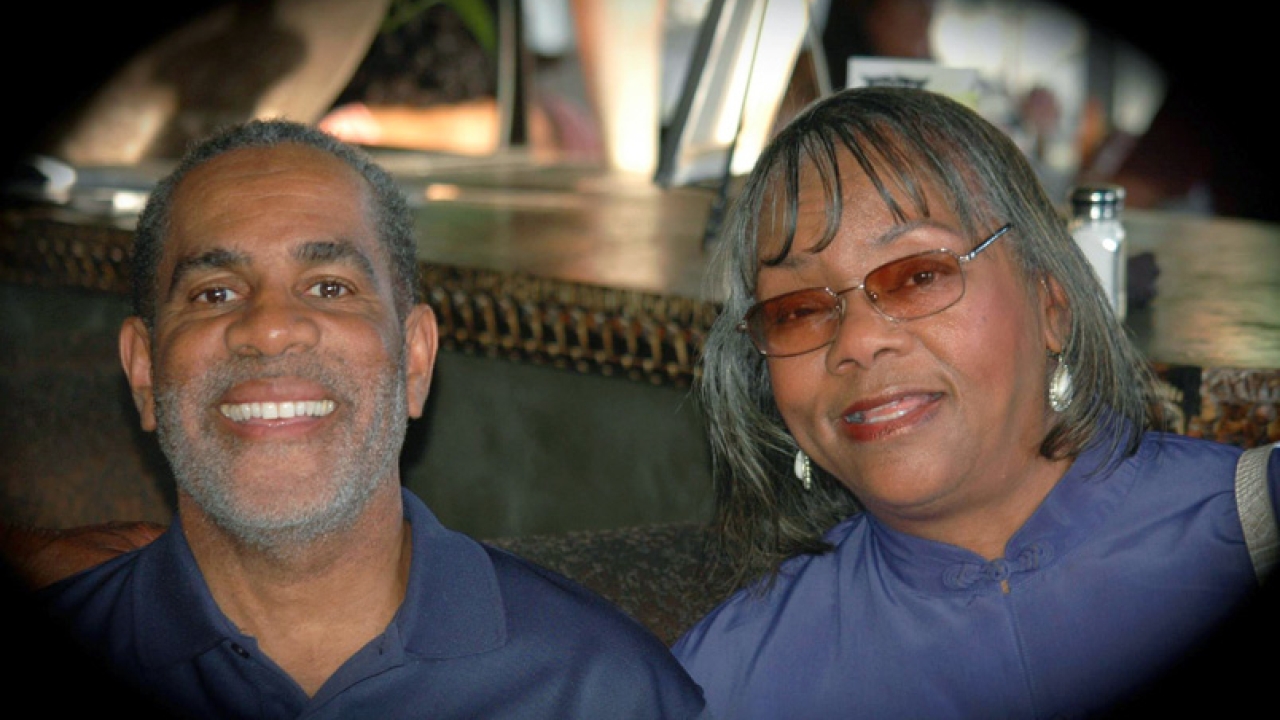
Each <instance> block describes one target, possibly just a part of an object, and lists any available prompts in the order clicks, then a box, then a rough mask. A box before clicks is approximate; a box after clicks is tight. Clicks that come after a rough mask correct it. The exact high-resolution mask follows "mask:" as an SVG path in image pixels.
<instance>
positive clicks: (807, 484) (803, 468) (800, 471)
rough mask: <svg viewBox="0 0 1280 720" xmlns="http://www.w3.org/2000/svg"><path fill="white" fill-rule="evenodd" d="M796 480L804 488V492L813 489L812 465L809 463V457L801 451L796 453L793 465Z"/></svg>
mask: <svg viewBox="0 0 1280 720" xmlns="http://www.w3.org/2000/svg"><path fill="white" fill-rule="evenodd" d="M795 472H796V479H797V480H799V481H800V484H801V485H803V486H804V489H805V490H812V489H813V465H811V464H810V463H809V456H808V455H805V454H804V451H803V450H797V451H796V465H795Z"/></svg>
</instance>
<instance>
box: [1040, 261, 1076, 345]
mask: <svg viewBox="0 0 1280 720" xmlns="http://www.w3.org/2000/svg"><path fill="white" fill-rule="evenodd" d="M1036 292H1037V294H1038V295H1039V300H1040V313H1041V316H1042V319H1043V325H1044V346H1045V347H1046V348H1048V350H1049V351H1050V352H1054V353H1060V352H1062V351H1063V349H1065V348H1066V346H1067V339H1068V338H1069V337H1070V335H1071V306H1070V305H1069V304H1068V303H1067V293H1066V291H1065V290H1063V289H1062V284H1061V283H1059V282H1058V280H1057V278H1055V277H1053V276H1052V275H1044V276H1042V277H1041V278H1040V283H1039V285H1038V286H1037V288H1036Z"/></svg>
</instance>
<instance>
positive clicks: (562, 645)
mask: <svg viewBox="0 0 1280 720" xmlns="http://www.w3.org/2000/svg"><path fill="white" fill-rule="evenodd" d="M402 494H403V496H404V507H405V517H406V518H407V519H408V521H409V523H410V524H411V526H412V528H413V559H412V568H411V570H410V575H409V583H408V588H407V592H406V597H405V600H404V603H403V605H402V606H401V607H400V610H399V612H398V613H397V614H396V617H395V619H394V620H393V621H392V623H391V624H390V625H389V626H388V627H387V629H386V631H385V632H384V633H383V634H382V635H380V636H379V637H377V638H374V639H373V640H372V641H371V642H369V644H368V645H366V646H365V647H364V648H363V649H361V650H360V651H359V652H357V653H356V654H355V655H354V656H353V657H351V658H350V659H349V660H347V662H346V663H345V664H343V665H342V666H341V667H340V668H339V669H338V670H337V671H336V672H335V673H334V674H333V676H332V677H330V678H329V680H328V681H327V682H325V684H324V686H323V687H321V688H320V690H319V691H318V692H317V693H316V695H315V697H313V698H308V697H307V695H306V694H305V693H304V692H303V690H302V689H301V687H300V686H299V685H298V684H297V683H296V682H294V680H293V679H292V678H290V677H289V676H288V675H286V674H285V673H284V672H283V671H282V670H281V669H280V668H279V667H278V666H277V665H276V664H275V663H274V662H272V660H271V659H270V658H268V657H267V656H266V655H264V654H263V653H262V652H261V651H259V649H258V646H257V644H256V642H255V641H254V639H253V638H252V637H248V636H246V635H243V634H242V633H240V632H239V630H237V629H236V628H235V626H234V625H233V624H232V623H231V621H230V620H228V619H227V617H226V616H225V615H223V614H222V612H221V611H220V610H219V609H218V607H217V605H216V604H215V603H214V600H213V598H212V596H211V595H210V593H209V590H208V587H207V586H206V585H205V582H204V579H203V577H202V576H201V575H200V572H199V569H198V568H197V566H196V563H195V559H194V557H193V556H192V554H191V550H190V548H189V547H188V545H187V543H186V539H185V536H184V534H183V532H182V528H181V523H180V522H179V520H178V519H177V518H176V517H175V519H174V521H173V524H172V526H171V527H170V528H169V530H168V531H167V532H166V533H165V534H164V535H163V536H161V537H160V538H159V539H158V540H156V541H155V542H154V543H152V544H150V545H148V546H147V547H145V548H142V549H140V550H137V551H134V552H131V553H128V554H126V555H122V556H120V557H118V558H115V559H113V560H111V561H109V562H107V563H104V564H103V565H100V566H98V567H96V568H93V569H91V570H89V571H87V572H84V573H80V574H78V575H76V576H74V577H71V578H68V579H66V580H63V581H61V582H60V583H57V584H55V585H53V586H51V587H50V588H48V589H47V590H46V591H44V592H43V593H41V599H42V600H44V601H47V602H48V603H49V607H50V608H51V609H52V611H53V612H54V614H55V615H56V616H58V617H60V618H64V619H65V620H66V621H68V622H69V623H70V626H71V630H72V632H73V634H74V635H75V636H76V637H77V638H79V639H80V640H82V641H83V642H84V643H86V644H87V646H88V647H90V648H91V649H93V650H95V651H98V652H101V653H104V654H105V657H106V659H107V661H108V662H109V663H110V665H111V666H112V667H113V668H114V669H115V670H116V671H117V672H119V673H120V674H121V675H122V676H123V677H124V678H125V679H127V680H128V681H129V682H132V683H135V684H137V685H138V686H139V687H141V688H143V689H145V690H146V691H147V692H149V693H155V694H156V695H157V696H158V698H159V699H160V700H161V701H162V703H164V704H166V705H169V706H172V707H175V708H178V709H180V710H181V712H182V713H183V714H186V715H192V716H195V717H205V718H218V719H219V720H224V719H226V718H297V717H307V718H338V717H344V718H350V717H371V718H372V717H376V718H410V717H429V718H490V719H494V720H498V719H501V718H519V719H520V720H527V719H529V718H557V719H564V718H593V719H595V718H611V719H612V718H646V719H652V718H694V717H702V716H703V715H702V714H701V713H702V711H703V700H702V693H701V691H700V690H699V689H698V687H697V685H696V684H694V683H693V681H692V680H691V679H690V678H689V676H688V675H687V674H686V673H685V672H684V670H683V669H682V668H681V667H680V665H679V664H678V663H677V662H676V661H675V659H674V658H673V657H672V656H671V654H670V653H669V652H668V650H667V648H666V646H664V645H663V644H662V642H661V641H660V640H658V639H657V637H656V636H654V635H652V634H651V633H649V632H648V631H647V630H645V629H644V628H643V627H642V626H641V625H640V624H639V623H637V622H635V621H633V620H632V619H630V618H628V617H627V616H625V615H624V614H623V613H622V612H621V611H619V610H617V609H616V608H614V607H613V606H612V605H610V604H609V603H608V602H606V601H605V600H603V599H601V598H600V597H598V596H596V595H594V594H592V593H590V592H588V591H587V590H585V589H583V588H582V587H580V586H578V585H577V584H575V583H573V582H571V581H569V580H567V579H565V578H563V577H561V576H559V575H556V574H555V573H552V572H550V571H548V570H545V569H542V568H540V567H538V566H536V565H533V564H531V563H529V562H527V561H524V560H521V559H520V558H517V557H515V556H513V555H511V554H509V553H507V552H505V551H502V550H498V549H496V548H492V547H489V546H485V545H481V544H480V543H478V542H476V541H474V540H472V539H471V538H469V537H467V536H465V535H463V534H461V533H457V532H453V531H451V530H449V529H447V528H445V527H444V526H442V525H441V524H440V522H439V521H438V520H437V519H436V518H435V516H434V515H433V514H432V513H431V511H430V510H428V509H427V507H426V505H424V504H423V503H422V501H421V500H419V499H418V498H417V497H416V496H414V495H413V494H412V493H410V492H409V491H407V490H404V491H402Z"/></svg>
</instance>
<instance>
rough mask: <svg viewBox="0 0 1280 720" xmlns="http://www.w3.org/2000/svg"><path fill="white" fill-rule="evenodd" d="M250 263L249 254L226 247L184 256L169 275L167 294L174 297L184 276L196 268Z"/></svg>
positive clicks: (219, 267) (213, 267) (216, 267)
mask: <svg viewBox="0 0 1280 720" xmlns="http://www.w3.org/2000/svg"><path fill="white" fill-rule="evenodd" d="M248 264H249V256H247V255H245V254H244V253H240V252H236V251H234V250H227V249H224V248H219V249H215V250H209V251H207V252H202V253H200V254H199V255H191V256H188V257H184V258H182V259H181V260H179V261H178V262H177V264H175V265H174V266H173V273H171V274H170V276H169V292H168V293H167V295H168V296H169V297H173V293H174V291H175V290H177V288H178V286H179V284H180V283H181V282H182V280H183V278H185V277H186V276H187V275H190V274H191V273H192V272H194V271H196V270H208V269H225V268H230V267H243V266H245V265H248Z"/></svg>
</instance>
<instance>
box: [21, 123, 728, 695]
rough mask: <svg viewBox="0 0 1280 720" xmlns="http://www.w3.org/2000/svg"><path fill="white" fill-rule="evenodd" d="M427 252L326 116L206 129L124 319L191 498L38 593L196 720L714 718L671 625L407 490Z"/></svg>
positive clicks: (426, 324) (425, 352)
mask: <svg viewBox="0 0 1280 720" xmlns="http://www.w3.org/2000/svg"><path fill="white" fill-rule="evenodd" d="M415 253H416V244H415V241H414V236H413V228H412V220H411V216H410V214H409V211H408V208H407V205H406V203H405V201H404V198H403V197H402V196H401V195H400V193H399V191H398V189H397V188H396V186H395V184H394V182H393V181H392V179H391V178H390V177H389V176H388V175H387V174H386V173H385V172H383V171H382V170H381V169H380V168H378V167H377V166H376V165H374V164H373V163H372V162H371V161H370V160H369V159H368V158H367V157H366V156H365V155H364V154H362V153H360V152H359V151H357V150H354V149H353V148H351V147H349V146H346V145H344V144H341V143H339V142H337V141H335V140H334V139H333V138H331V137H329V136H328V135H325V134H323V133H320V132H318V131H316V130H314V129H312V128H308V127H305V126H302V125H297V124H293V123H288V122H283V121H255V122H251V123H248V124H245V125H241V126H237V127H234V128H231V129H229V130H226V131H224V132H223V133H221V134H220V135H217V136H215V137H213V138H211V139H209V140H207V141H206V142H204V143H203V144H201V145H199V146H198V147H196V148H194V149H193V150H192V151H191V153H189V154H188V156H187V157H186V158H184V159H183V161H182V162H181V163H180V164H179V166H178V168H177V169H176V170H175V171H174V172H173V174H171V175H170V176H168V177H167V178H165V179H164V180H162V181H161V182H160V183H159V185H158V186H157V187H156V189H155V191H154V192H153V193H152V196H151V199H150V201H149V203H148V206H147V208H146V209H145V210H144V212H143V214H142V216H141V218H140V219H139V222H138V229H137V237H136V239H135V250H134V271H133V272H134V275H133V278H134V283H135V291H134V304H135V310H136V313H137V314H136V316H135V317H131V318H129V319H128V320H127V321H126V322H125V324H124V326H123V328H122V330H121V333H120V355H121V360H122V363H123V366H124V370H125V373H126V375H127V376H128V380H129V386H130V388H131V389H132V393H133V398H134V401H135V404H136V405H137V407H138V411H139V413H140V416H141V422H142V426H143V428H144V429H146V430H155V431H156V432H157V433H158V435H159V439H160V444H161V447H162V448H163V449H164V452H165V454H166V456H167V457H168V459H169V461H170V463H171V465H172V467H173V470H174V475H175V477H176V479H177V483H178V508H177V515H176V516H175V518H174V519H173V522H172V523H171V525H170V527H169V529H168V530H167V531H166V532H165V533H164V535H162V536H161V537H160V538H159V539H158V540H156V541H155V542H154V543H151V544H149V545H147V546H146V547H144V548H142V549H139V550H136V551H133V552H130V553H127V554H124V555H121V556H119V557H117V558H115V559H112V560H110V561H108V562H106V563H104V564H102V565H99V566H97V567H95V568H92V569H90V570H88V571H86V572H83V573H80V574H78V575H75V576H73V577H70V578H68V579H66V580H63V581H61V582H59V583H57V584H55V585H53V586H51V587H49V588H47V589H45V590H44V591H42V593H41V596H40V597H41V600H43V601H45V602H47V603H48V604H49V607H51V608H52V610H53V611H54V614H55V616H57V617H58V618H59V619H61V620H64V621H65V622H67V623H68V624H69V626H70V628H71V629H72V631H73V634H74V635H75V636H76V637H77V639H79V640H81V641H83V642H84V643H85V644H86V646H87V647H88V648H89V649H90V650H91V651H93V652H95V653H97V654H100V655H101V657H102V658H103V659H104V660H105V661H106V662H107V663H108V664H109V665H110V666H111V667H112V669H113V670H114V671H116V672H118V673H119V674H120V675H121V676H122V677H123V678H124V679H125V681H126V682H128V683H130V684H131V685H134V686H136V687H138V688H140V689H142V690H143V691H145V692H146V693H147V694H148V695H151V696H154V697H155V698H156V699H157V700H158V701H159V702H160V703H161V704H162V705H164V706H166V707H169V708H172V709H174V710H176V711H178V712H179V713H181V714H182V715H185V716H195V717H210V718H229V717H253V718H274V717H281V718H284V717H299V716H304V715H305V716H307V717H352V716H359V717H379V718H391V717H432V718H447V717H485V718H505V717H513V718H516V717H518V718H538V717H547V718H575V717H590V718H602V717H607V718H625V717H634V718H666V717H671V718H687V717H698V716H700V713H701V711H702V706H703V702H702V698H701V693H700V691H699V690H698V689H697V687H696V686H695V685H694V684H693V683H692V681H691V680H690V679H689V678H688V676H687V675H686V674H685V673H684V672H683V670H681V669H680V667H679V666H678V665H677V664H676V662H675V661H674V659H673V658H672V657H671V656H670V654H669V653H668V652H667V650H666V648H665V647H664V646H663V645H662V644H661V642H660V641H659V640H658V639H657V638H656V637H654V636H652V635H651V634H649V633H648V631H646V630H644V629H643V628H642V627H641V626H640V625H638V624H636V623H634V622H632V621H631V620H630V619H628V618H626V617H625V616H623V615H622V614H621V612H619V611H617V610H615V609H614V608H613V607H612V606H610V605H608V604H607V603H606V602H605V601H603V600H601V599H600V598H598V597H596V596H595V595H592V594H590V593H589V592H587V591H585V590H583V589H582V588H580V587H578V586H577V585H574V584H573V583H571V582H569V581H567V580H565V579H564V578H561V577H559V576H556V575H554V574H552V573H549V572H547V571H545V570H543V569H540V568H538V567H536V566H534V565H531V564H529V563H526V562H524V561H522V560H519V559H517V558H515V557H514V556H511V555H509V554H507V553H504V552H502V551H500V550H497V549H494V548H491V547H487V546H483V545H481V544H479V543H477V542H475V541H473V540H471V539H469V538H467V537H465V536H463V535H461V534H458V533H454V532H451V531H449V530H447V529H445V528H444V527H442V526H441V525H440V524H439V522H438V521H437V520H436V519H435V517H434V516H433V515H432V514H431V512H430V511H429V510H428V509H427V507H426V506H425V505H423V503H422V502H421V501H420V500H418V499H417V498H416V497H415V496H413V495H412V494H411V493H409V492H407V491H406V490H404V489H403V488H402V487H401V485H400V477H399V468H398V458H399V454H400V448H401V445H402V443H403V441H404V436H405V429H406V423H407V422H408V420H409V418H411V417H417V416H418V415H419V414H420V413H421V411H422V408H423V404H424V402H425V400H426V397H427V392H428V388H429V385H430V381H431V372H432V367H433V365H434V361H435V354H436V326H435V319H434V316H433V314H432V312H431V310H430V308H429V307H427V306H426V305H423V304H419V303H418V302H417V292H418V284H417V283H418V281H417V275H416V269H417V260H416V255H415Z"/></svg>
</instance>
